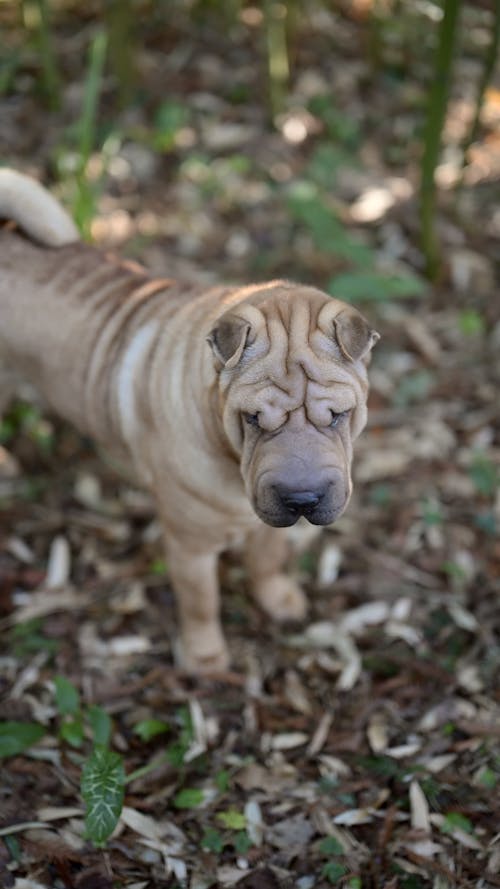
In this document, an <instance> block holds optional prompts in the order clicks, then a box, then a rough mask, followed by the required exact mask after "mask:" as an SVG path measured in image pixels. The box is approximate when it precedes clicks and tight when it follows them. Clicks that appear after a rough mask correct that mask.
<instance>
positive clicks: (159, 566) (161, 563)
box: [149, 559, 167, 577]
mask: <svg viewBox="0 0 500 889" xmlns="http://www.w3.org/2000/svg"><path fill="white" fill-rule="evenodd" d="M149 573H150V574H154V575H156V576H157V577H163V575H164V574H166V573H167V563H166V561H165V559H154V560H153V561H152V562H151V565H150V566H149Z"/></svg>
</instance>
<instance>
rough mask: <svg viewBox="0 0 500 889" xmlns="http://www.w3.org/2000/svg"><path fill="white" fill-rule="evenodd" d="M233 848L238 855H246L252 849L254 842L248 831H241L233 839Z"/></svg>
mask: <svg viewBox="0 0 500 889" xmlns="http://www.w3.org/2000/svg"><path fill="white" fill-rule="evenodd" d="M233 846H234V848H235V851H236V854H237V855H246V854H247V852H248V850H249V849H251V848H252V840H251V839H250V837H249V836H248V834H247V832H246V830H240V831H239V832H238V833H237V834H236V835H235V836H234V838H233Z"/></svg>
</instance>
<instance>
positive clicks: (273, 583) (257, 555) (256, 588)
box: [245, 524, 307, 621]
mask: <svg viewBox="0 0 500 889" xmlns="http://www.w3.org/2000/svg"><path fill="white" fill-rule="evenodd" d="M287 556H288V542H287V539H286V534H285V532H284V531H283V529H282V528H271V527H269V526H268V525H264V524H263V525H261V526H260V527H259V528H257V530H256V531H252V532H251V533H250V534H249V535H248V537H247V540H246V549H245V565H246V569H247V573H248V577H249V580H250V585H251V593H252V595H253V596H254V598H255V599H256V600H257V602H258V603H259V605H260V607H261V608H262V609H263V610H264V611H266V612H267V614H269V615H270V616H271V617H272V618H273V619H274V620H278V621H285V620H301V619H302V618H303V617H304V616H305V614H306V611H307V600H306V597H305V596H304V593H303V592H302V590H301V589H300V587H299V585H298V584H297V583H296V582H295V581H294V580H293V579H292V578H291V577H289V576H288V575H287V574H285V571H284V568H285V564H286V560H287Z"/></svg>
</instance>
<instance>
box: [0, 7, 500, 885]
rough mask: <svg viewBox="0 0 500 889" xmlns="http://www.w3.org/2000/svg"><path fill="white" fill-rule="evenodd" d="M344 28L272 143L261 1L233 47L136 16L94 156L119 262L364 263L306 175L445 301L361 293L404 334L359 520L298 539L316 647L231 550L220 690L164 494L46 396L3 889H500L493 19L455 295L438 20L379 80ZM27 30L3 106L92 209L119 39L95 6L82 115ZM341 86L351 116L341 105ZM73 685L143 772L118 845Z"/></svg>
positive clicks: (9, 552)
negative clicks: (430, 165)
mask: <svg viewBox="0 0 500 889" xmlns="http://www.w3.org/2000/svg"><path fill="white" fill-rule="evenodd" d="M415 5H416V4H415ZM430 5H432V4H430ZM340 6H341V5H340V4H339V8H340ZM347 7H348V4H345V8H344V11H343V12H342V11H337V12H331V11H326V10H325V9H322V8H319V9H317V10H315V11H311V13H310V15H309V16H308V17H306V19H305V20H304V21H303V22H302V24H301V28H300V31H299V37H298V38H297V39H296V40H295V42H294V45H293V54H292V57H291V62H292V72H291V79H290V86H289V90H288V95H287V98H286V100H285V103H284V105H283V108H282V110H281V112H280V113H279V115H278V118H277V124H276V125H275V126H272V125H271V123H270V114H269V102H268V98H267V89H268V87H267V76H266V66H265V56H264V51H263V45H262V40H261V39H260V32H259V16H258V8H257V12H256V13H255V14H248V13H246V17H245V15H243V17H242V18H241V19H240V21H239V22H238V23H236V24H234V23H233V24H232V25H231V27H229V26H228V27H227V28H224V26H223V25H222V24H221V22H220V20H219V19H217V18H215V19H214V18H210V17H208V18H207V19H203V20H200V21H199V22H198V23H197V24H196V25H193V18H189V17H188V16H187V15H185V14H184V15H182V14H181V12H179V9H180V4H179V6H178V7H176V9H177V11H178V13H179V14H178V18H176V19H175V20H174V21H170V20H169V21H167V18H168V16H166V14H165V12H163V13H162V15H163V18H162V17H161V16H160V13H158V19H155V20H152V21H150V22H147V21H139V22H138V33H137V42H138V46H137V48H136V63H137V68H138V74H137V76H138V78H139V84H140V88H139V101H136V102H133V103H130V104H129V105H128V106H127V108H126V110H125V111H121V112H118V111H117V110H116V103H115V102H114V96H115V90H114V81H113V77H112V75H107V76H106V78H105V80H104V85H103V90H102V97H101V115H100V125H99V130H98V133H97V137H96V150H95V152H94V153H93V155H92V157H91V159H90V163H89V165H88V176H89V178H90V181H91V182H92V188H93V194H92V201H93V203H92V204H91V209H90V211H89V214H90V216H91V217H92V221H91V225H90V230H91V234H92V237H93V238H94V240H95V241H96V242H97V243H98V244H102V245H104V246H106V247H113V248H114V249H118V250H120V252H122V253H124V254H126V255H128V256H133V257H134V258H136V259H139V260H140V261H141V262H143V263H144V264H145V265H147V266H148V267H149V268H150V269H152V270H153V271H155V272H161V273H164V274H167V275H169V276H177V277H181V278H186V279H187V280H193V279H194V280H204V281H248V280H255V279H265V278H269V277H276V276H286V277H288V278H293V279H298V280H302V281H306V282H309V283H314V284H316V285H319V286H322V287H326V286H327V285H328V282H329V281H330V279H332V278H333V277H335V276H336V275H340V274H342V273H344V272H345V271H346V268H348V269H349V270H351V271H352V269H353V268H354V269H355V270H356V269H358V265H357V263H361V260H359V257H358V254H357V253H356V250H355V248H352V246H351V247H349V244H350V243H351V241H349V243H348V246H347V248H346V251H347V254H349V251H351V253H350V254H349V255H347V258H346V251H344V255H343V256H342V257H341V258H340V259H339V257H338V255H337V253H336V249H335V248H336V245H335V243H327V244H325V243H322V242H321V232H320V233H319V235H318V223H317V220H316V217H314V218H313V219H312V221H310V220H309V223H308V220H307V219H306V218H305V217H304V215H303V214H302V216H301V215H300V214H298V213H297V212H296V210H294V207H296V203H294V200H295V201H296V197H297V183H299V185H301V186H302V187H306V186H307V187H309V189H310V192H308V193H311V194H312V195H313V197H314V199H315V200H316V199H317V200H320V199H322V198H323V197H324V196H325V195H326V197H327V199H328V201H329V202H330V204H329V206H331V207H334V210H335V214H336V216H337V218H338V219H339V220H340V222H341V230H342V231H343V232H348V234H349V238H350V239H351V240H352V239H354V241H355V242H356V243H357V244H359V245H363V246H365V247H366V248H368V249H369V250H371V251H372V252H373V256H374V257H375V260H376V265H377V272H380V273H381V274H383V275H386V276H389V277H391V276H393V275H403V276H405V275H412V276H414V278H415V279H417V280H418V281H419V282H422V283H421V285H420V288H419V292H418V294H417V293H415V295H410V296H408V297H406V298H404V297H402V296H399V295H398V293H396V294H391V293H390V292H388V293H386V292H382V294H380V293H377V288H376V286H375V282H374V291H373V292H365V293H362V294H361V297H360V300H361V301H359V300H354V302H356V303H357V304H358V305H359V306H360V308H361V309H362V310H363V312H364V313H365V315H367V316H368V317H369V318H370V319H371V320H372V322H373V323H374V325H375V326H376V327H377V329H378V330H379V331H380V332H381V334H382V339H381V342H380V343H379V345H378V346H377V348H376V350H375V355H374V359H373V362H372V365H371V369H370V377H371V395H370V418H369V424H368V428H367V430H366V431H365V432H364V433H363V435H362V438H361V439H360V441H359V443H358V446H357V448H356V458H355V493H354V496H353V500H352V502H351V504H350V506H349V508H348V510H347V512H346V514H345V516H344V517H342V519H341V520H340V521H339V522H338V523H336V524H335V526H333V527H330V528H327V529H323V530H321V531H319V532H318V530H317V529H316V530H315V529H313V528H312V526H308V527H306V526H304V527H301V528H299V529H298V531H297V533H296V534H294V535H293V543H294V554H293V556H292V558H291V563H290V571H291V572H293V573H294V574H295V575H296V576H298V577H299V578H300V580H301V582H302V583H303V586H304V588H305V589H306V590H307V592H308V594H309V601H310V611H309V615H308V618H307V621H306V622H305V623H304V624H303V625H300V626H293V627H285V628H278V627H275V626H273V625H271V624H270V623H269V621H268V620H266V619H265V617H264V616H263V615H262V614H261V613H260V612H259V611H258V610H257V609H256V606H255V605H254V604H253V603H252V602H251V601H250V600H249V599H247V597H246V595H245V592H246V591H245V587H246V578H245V575H244V572H243V570H242V567H241V563H240V562H239V560H238V557H237V554H229V555H228V556H227V558H225V559H224V563H223V565H222V582H223V587H224V600H223V619H224V626H225V630H226V633H227V637H228V639H229V644H230V649H231V653H232V657H233V665H232V669H231V671H230V672H228V673H227V674H224V675H219V676H216V677H209V678H204V679H200V680H199V681H195V680H193V679H192V678H190V677H188V676H186V675H184V674H183V673H182V672H181V671H179V670H178V669H176V667H175V664H174V659H173V653H172V650H173V643H174V642H175V637H176V620H175V611H174V603H173V597H172V593H171V590H170V587H169V582H168V565H165V563H164V557H163V553H162V548H161V540H160V534H159V528H158V525H157V522H156V519H155V516H154V513H153V510H152V507H151V504H150V502H149V500H148V498H147V496H146V495H145V494H144V493H143V492H141V491H139V490H137V489H135V488H134V487H132V486H131V485H130V484H129V483H128V482H127V480H124V479H122V478H120V477H119V476H117V475H116V474H115V473H114V471H113V469H112V468H111V467H110V466H109V465H108V464H107V463H106V461H105V459H103V455H100V454H98V453H96V451H95V450H94V448H93V446H92V443H91V442H89V441H86V440H82V439H81V438H80V437H79V436H78V435H77V434H76V433H75V432H74V431H73V430H71V429H70V428H68V427H66V426H64V425H63V424H61V422H60V421H59V420H57V419H56V418H54V417H52V416H49V415H47V414H45V413H44V412H43V409H41V408H39V407H37V406H36V404H35V406H32V404H31V402H30V401H29V400H27V395H26V393H22V395H23V399H22V400H21V401H20V402H19V403H17V405H16V406H14V408H13V409H12V411H11V412H10V413H9V415H8V416H7V417H6V418H4V422H3V425H2V441H3V445H4V450H2V451H1V452H0V629H1V633H2V642H1V649H0V720H3V721H12V720H14V721H20V722H24V721H27V722H36V723H39V724H41V725H43V726H44V727H45V734H44V737H43V738H42V739H41V740H40V741H38V742H37V743H36V744H35V745H34V746H32V747H30V748H29V749H27V750H25V751H24V752H23V753H21V754H19V755H15V756H11V757H10V758H6V759H5V760H3V765H2V769H1V781H0V838H1V839H2V842H0V884H1V885H2V886H5V887H11V886H14V887H16V889H30V887H32V889H37V887H40V886H41V887H51V889H52V887H54V889H56V887H57V889H108V887H112V886H117V887H122V886H123V887H125V886H127V887H136V889H139V887H144V889H146V887H160V889H163V887H165V889H166V887H175V886H190V887H191V889H208V887H218V886H222V887H224V886H234V885H238V886H239V887H245V889H278V887H283V889H284V887H298V889H312V887H326V886H330V885H339V886H346V887H351V889H359V887H362V889H365V887H366V889H379V887H385V889H419V887H431V886H432V887H435V889H447V887H464V889H465V887H477V889H491V887H495V886H500V792H499V787H500V694H499V688H500V683H499V676H500V644H499V631H500V608H499V587H500V540H499V537H498V529H499V519H500V500H499V495H498V472H499V470H498V467H499V462H500V441H499V431H500V413H499V409H498V384H499V381H500V359H499V354H500V322H499V320H498V319H499V298H498V261H499V259H500V249H499V235H500V212H499V209H498V206H499V205H498V196H499V193H500V187H499V181H498V176H499V172H500V148H499V146H500V100H499V96H500V92H499V91H498V90H499V89H500V83H499V84H498V86H497V87H495V84H493V86H492V87H491V89H490V91H489V92H488V94H487V97H486V102H485V106H484V109H483V114H482V118H481V127H480V131H479V134H478V137H477V139H476V141H475V143H474V145H473V147H472V150H471V152H470V163H469V165H468V167H467V168H466V171H465V175H464V181H463V184H462V187H461V189H457V187H456V182H457V180H458V179H459V178H460V176H461V169H460V157H459V154H458V152H457V146H459V144H460V142H461V140H462V139H463V137H464V134H465V129H466V125H467V121H468V120H470V118H471V114H472V110H471V109H472V105H471V99H472V95H473V89H472V85H473V84H474V83H475V82H476V81H477V76H478V71H479V68H480V60H481V52H480V51H479V50H478V47H480V46H481V45H482V44H481V41H480V36H481V33H482V30H481V29H483V31H484V27H485V24H484V22H485V20H484V15H486V12H484V11H483V12H480V11H476V12H475V13H474V10H471V9H468V11H467V12H466V16H465V25H466V27H465V28H464V37H463V45H462V49H461V54H460V57H459V58H458V60H457V63H456V65H455V69H454V79H453V84H454V86H453V90H452V98H451V100H450V105H449V112H448V119H447V125H446V131H445V142H446V144H445V150H444V152H443V160H442V163H441V165H440V168H439V170H438V181H439V184H440V196H439V198H440V210H439V217H438V231H439V236H440V239H441V243H442V246H443V257H444V258H443V268H442V272H441V275H440V278H439V280H438V281H437V283H436V284H434V285H433V286H431V285H429V284H426V283H425V279H424V277H423V258H422V255H421V251H420V248H419V226H418V211H417V198H416V188H417V184H418V159H419V156H420V142H419V134H420V132H421V128H422V120H423V108H424V100H425V97H426V94H427V90H428V85H429V82H430V80H431V78H432V71H431V69H430V68H429V60H430V58H431V52H430V50H431V48H432V46H429V45H428V42H426V41H425V40H423V39H422V40H421V41H420V38H419V37H418V34H419V33H420V32H419V31H418V29H421V31H422V34H427V33H428V32H429V29H430V28H431V22H430V20H428V19H426V18H425V16H423V14H422V15H417V13H415V14H414V16H412V15H410V14H409V13H408V20H407V21H406V20H402V21H401V22H400V23H399V28H400V30H399V31H398V30H397V28H394V29H393V30H391V32H390V33H389V34H388V35H387V36H386V42H385V44H384V47H385V48H384V51H385V57H384V58H385V61H384V64H383V65H382V66H379V67H377V66H375V67H374V63H373V60H370V58H369V53H368V51H367V34H368V31H367V25H366V23H365V22H363V20H360V19H358V18H356V17H355V16H353V15H352V16H351V15H348V14H347V13H346V11H345V10H346V8H347ZM249 8H250V9H254V8H253V7H249ZM12 10H13V4H9V3H6V4H2V6H0V25H3V26H4V33H5V36H6V45H7V46H8V48H9V51H12V52H14V51H17V52H18V53H19V54H20V62H19V64H18V67H17V69H16V71H15V73H14V74H13V75H12V78H11V81H10V84H9V87H8V89H7V90H6V91H5V92H4V93H3V95H2V96H1V98H0V144H1V147H2V163H5V164H9V165H12V166H16V167H17V168H18V169H21V170H24V171H28V172H31V173H33V174H35V175H36V176H38V177H39V178H40V179H41V180H42V181H44V182H46V183H47V184H49V185H50V186H51V187H52V189H53V191H54V193H56V194H57V195H58V196H60V197H61V199H62V200H63V201H65V202H66V203H67V205H68V206H69V207H71V206H73V204H72V202H74V201H75V200H76V198H75V193H76V191H75V177H74V175H73V173H72V169H73V170H74V169H75V152H76V149H75V145H77V142H75V137H74V124H75V121H76V120H77V119H78V117H79V114H80V109H81V102H82V95H83V90H84V78H85V52H86V47H87V45H88V41H89V39H90V36H91V35H92V33H93V29H94V28H95V26H96V22H97V19H96V17H95V16H94V15H93V14H92V11H91V10H90V9H89V10H86V11H85V12H84V11H83V10H81V9H80V10H79V8H78V6H76V7H71V6H68V7H67V8H66V9H65V10H63V12H61V14H60V16H59V18H58V19H57V21H56V23H55V25H54V32H53V38H54V42H55V47H56V52H57V58H58V64H59V66H60V70H61V72H62V75H63V90H62V105H61V108H60V110H58V111H49V110H47V107H46V105H45V104H44V102H43V100H42V98H41V97H40V95H39V90H38V84H39V77H40V70H39V64H38V62H37V56H36V52H35V51H34V50H33V49H32V48H31V45H30V44H29V43H28V42H27V41H26V35H25V33H24V32H23V31H22V30H21V29H20V28H19V26H18V25H17V23H16V20H15V17H14V14H13V11H12ZM2 19H3V21H2ZM415 34H417V36H415ZM430 44H432V41H430ZM325 95H326V96H328V97H329V101H330V102H331V103H332V107H334V109H335V114H333V116H332V114H330V116H329V110H328V109H329V108H330V105H328V103H327V104H326V105H325V104H324V103H323V104H321V102H318V101H317V99H316V101H315V97H317V96H325ZM159 109H160V110H159ZM161 109H163V110H161ZM72 127H73V129H72ZM332 146H333V148H335V149H337V155H338V156H337V160H338V167H335V175H333V173H332V184H331V187H330V186H329V185H328V183H327V182H326V181H325V169H326V168H327V167H328V163H331V164H333V165H335V164H336V163H337V161H334V158H333V155H332V154H331V149H332ZM325 147H326V148H325ZM318 149H321V150H320V151H318ZM325 150H326V153H325ZM328 151H330V154H328ZM322 152H323V154H322ZM318 158H319V160H318ZM321 158H323V160H321ZM325 158H326V161H325ZM325 163H326V167H325ZM311 183H312V186H314V188H315V189H316V190H314V188H313V190H312V191H311ZM294 189H295V190H294ZM302 193H303V192H302ZM318 194H319V198H318ZM318 212H319V211H318ZM329 218H330V217H329ZM315 220H316V221H315ZM320 222H321V217H320ZM319 227H320V229H321V231H323V233H325V228H324V227H323V228H321V224H319ZM326 234H327V232H326ZM0 273H1V272H0ZM377 280H378V279H377ZM412 280H413V279H412ZM382 290H383V288H382ZM30 405H31V406H30ZM56 676H63V677H66V678H67V679H68V680H70V682H71V683H72V684H73V685H74V686H75V687H76V688H77V689H78V691H79V693H80V701H81V708H82V710H83V711H85V712H87V710H88V708H89V707H90V706H91V705H100V706H101V707H102V708H104V709H105V710H106V712H107V713H108V714H109V715H110V716H111V717H112V721H113V732H112V747H113V749H114V750H115V751H117V752H118V753H120V754H121V755H122V757H123V761H124V764H125V770H126V773H127V775H128V776H130V775H132V773H135V772H136V770H138V773H137V775H136V776H135V777H134V778H133V779H132V780H130V781H129V783H128V784H127V787H126V795H125V803H124V808H123V812H122V817H121V819H120V822H119V825H118V827H117V829H116V831H115V832H114V834H113V836H112V838H111V839H110V840H109V841H108V844H107V845H106V847H105V848H104V849H95V848H93V846H92V845H91V843H90V842H89V841H88V840H87V839H86V838H85V834H84V822H83V803H82V799H81V796H80V792H79V783H80V773H81V766H82V762H83V760H84V759H85V757H87V756H88V755H89V753H90V734H89V729H88V725H87V727H86V728H85V730H84V732H83V734H84V737H83V739H82V738H80V745H79V746H75V745H74V744H72V743H71V738H70V737H69V735H70V732H69V731H66V732H65V731H64V726H65V724H66V723H67V722H68V717H67V716H66V717H65V716H64V714H61V710H60V707H58V706H57V703H56V697H55V693H54V679H55V677H56ZM153 720H154V721H156V722H155V723H154V722H153ZM141 725H142V729H141V728H138V726H139V727H140V726H141ZM145 726H146V727H145ZM155 726H156V728H155ZM152 762H156V763H157V766H156V768H154V769H146V770H145V771H144V773H141V771H139V770H141V769H142V768H143V767H144V766H147V765H149V764H151V763H152Z"/></svg>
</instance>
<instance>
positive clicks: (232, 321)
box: [207, 314, 250, 370]
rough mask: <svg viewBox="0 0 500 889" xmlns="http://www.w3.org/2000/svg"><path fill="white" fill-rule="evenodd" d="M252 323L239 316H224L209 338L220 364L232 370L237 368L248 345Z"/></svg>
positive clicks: (208, 340)
mask: <svg viewBox="0 0 500 889" xmlns="http://www.w3.org/2000/svg"><path fill="white" fill-rule="evenodd" d="M249 331H250V322H249V321H245V319H244V318H239V317H238V315H232V314H230V315H223V317H222V318H220V320H219V321H218V322H217V324H216V326H215V327H214V329H213V330H212V331H211V333H210V334H209V335H208V337H207V342H208V344H209V345H210V348H211V349H212V352H213V353H214V355H215V357H216V359H217V361H218V362H219V364H220V365H221V366H222V367H224V368H226V369H227V370H230V369H231V368H232V367H236V365H237V364H238V361H239V360H240V358H241V356H242V354H243V350H244V348H245V346H246V344H247V338H248V333H249Z"/></svg>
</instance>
